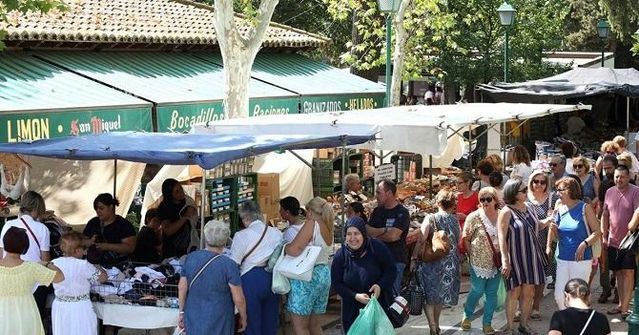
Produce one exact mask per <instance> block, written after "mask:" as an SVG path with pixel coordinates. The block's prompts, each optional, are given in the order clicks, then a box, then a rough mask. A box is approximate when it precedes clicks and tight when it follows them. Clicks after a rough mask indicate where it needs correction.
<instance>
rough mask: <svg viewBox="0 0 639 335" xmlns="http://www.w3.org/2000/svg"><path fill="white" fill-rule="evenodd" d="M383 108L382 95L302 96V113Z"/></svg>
mask: <svg viewBox="0 0 639 335" xmlns="http://www.w3.org/2000/svg"><path fill="white" fill-rule="evenodd" d="M383 106H384V94H383V93H380V94H344V95H326V96H302V103H301V108H302V113H322V112H339V111H347V110H354V109H373V108H381V107H383Z"/></svg>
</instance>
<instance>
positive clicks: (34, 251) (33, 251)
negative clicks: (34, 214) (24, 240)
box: [0, 214, 50, 262]
mask: <svg viewBox="0 0 639 335" xmlns="http://www.w3.org/2000/svg"><path fill="white" fill-rule="evenodd" d="M21 219H23V220H24V221H26V222H27V224H28V225H29V228H31V231H32V232H33V235H35V237H36V238H37V239H38V243H40V248H38V243H36V241H35V240H34V239H33V235H32V234H31V233H30V232H29V230H28V229H27V228H26V227H25V225H24V223H23V222H22V220H21ZM11 227H17V228H20V229H24V230H26V233H27V236H28V237H29V249H28V250H27V252H26V253H25V254H24V255H21V256H20V259H22V260H23V261H30V262H39V261H41V260H42V259H41V258H40V252H41V251H49V243H50V241H49V234H50V233H49V229H48V228H47V226H45V225H43V224H42V223H40V222H38V221H35V220H34V219H33V218H31V216H29V215H27V214H23V215H22V216H21V217H19V218H17V219H15V220H11V221H7V223H6V224H5V225H4V227H2V233H0V247H1V248H3V249H4V242H3V241H2V239H3V238H4V234H6V233H7V230H9V228H11ZM6 255H7V252H6V251H3V257H4V256H6Z"/></svg>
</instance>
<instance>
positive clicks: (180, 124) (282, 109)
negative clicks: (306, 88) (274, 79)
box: [157, 97, 299, 133]
mask: <svg viewBox="0 0 639 335" xmlns="http://www.w3.org/2000/svg"><path fill="white" fill-rule="evenodd" d="M298 110H299V104H298V100H297V98H296V97H294V98H291V97H288V98H278V99H250V101H249V116H264V115H284V114H292V113H298ZM224 118H225V115H224V104H223V103H222V101H221V100H220V101H212V102H207V103H198V104H180V105H167V106H158V108H157V125H158V131H159V132H170V133H172V132H178V133H184V132H188V131H190V130H191V128H192V127H193V125H195V124H198V123H206V122H213V121H218V120H223V119H224Z"/></svg>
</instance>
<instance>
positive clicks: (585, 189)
mask: <svg viewBox="0 0 639 335" xmlns="http://www.w3.org/2000/svg"><path fill="white" fill-rule="evenodd" d="M581 192H582V193H581V194H582V197H583V200H584V201H585V202H590V201H592V200H593V199H595V197H596V195H595V175H594V174H593V173H588V177H586V181H585V182H582V183H581Z"/></svg>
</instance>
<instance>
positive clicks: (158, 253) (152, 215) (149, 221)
mask: <svg viewBox="0 0 639 335" xmlns="http://www.w3.org/2000/svg"><path fill="white" fill-rule="evenodd" d="M132 260H133V261H135V262H141V263H159V262H161V261H162V225H161V224H160V218H159V215H158V210H157V209H156V208H152V209H149V210H148V211H146V216H145V217H144V227H142V229H140V232H139V233H138V237H137V242H136V244H135V251H133V257H132Z"/></svg>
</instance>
